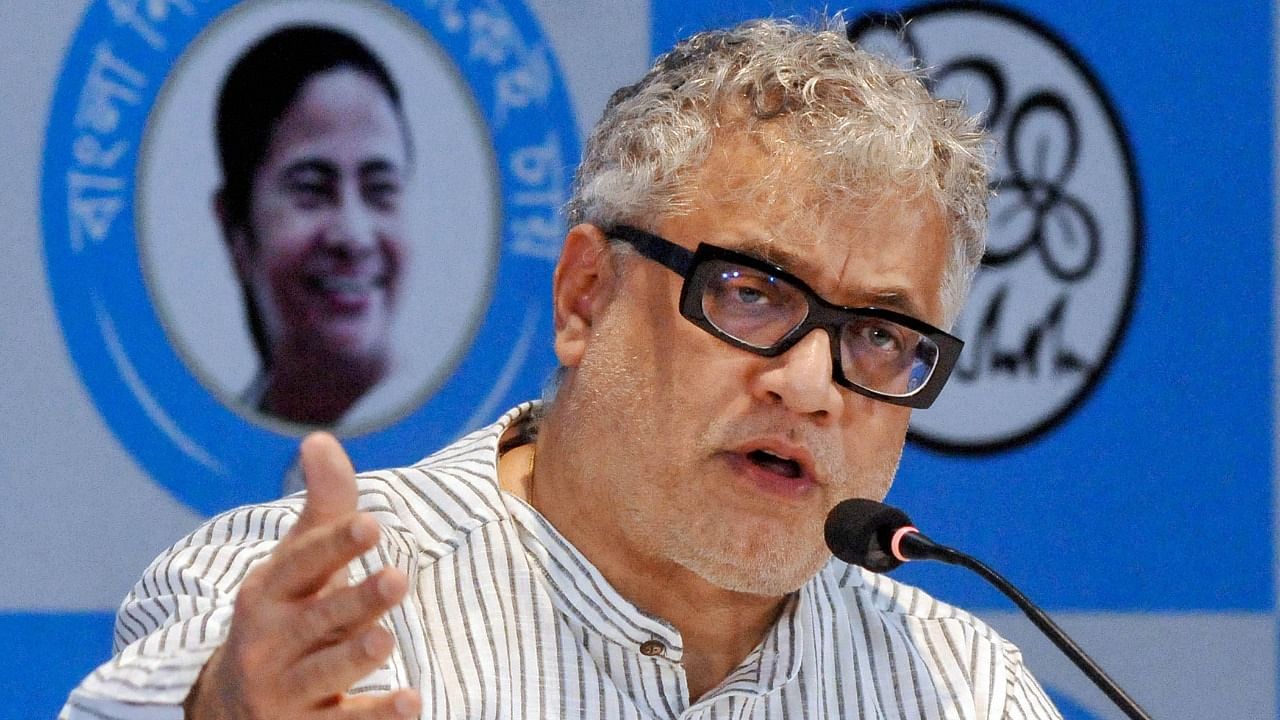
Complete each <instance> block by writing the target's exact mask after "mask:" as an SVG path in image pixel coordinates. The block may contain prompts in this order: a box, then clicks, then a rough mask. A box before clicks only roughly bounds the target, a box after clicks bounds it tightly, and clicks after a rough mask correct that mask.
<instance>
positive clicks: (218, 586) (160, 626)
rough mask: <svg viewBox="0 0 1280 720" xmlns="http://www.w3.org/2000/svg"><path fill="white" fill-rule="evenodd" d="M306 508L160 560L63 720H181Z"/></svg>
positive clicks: (285, 505)
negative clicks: (248, 584)
mask: <svg viewBox="0 0 1280 720" xmlns="http://www.w3.org/2000/svg"><path fill="white" fill-rule="evenodd" d="M300 509H301V501H287V500H286V501H281V502H280V503H276V504H272V505H257V506H250V507H245V508H240V509H238V510H233V511H231V512H229V513H226V514H224V515H221V516H219V517H216V518H214V519H212V520H210V521H209V522H208V523H206V524H205V525H203V526H201V527H200V528H199V529H198V530H196V531H195V532H194V533H192V534H191V535H188V536H187V537H186V538H184V539H183V540H181V541H179V542H178V543H177V544H175V545H174V546H172V547H170V548H169V549H168V550H166V551H165V552H164V553H163V554H161V555H160V557H158V558H156V560H155V561H154V562H152V563H151V566H150V567H148V568H147V570H146V571H145V572H144V573H143V575H142V579H141V580H139V581H138V583H137V584H136V585H135V586H134V588H133V591H132V592H130V593H129V595H128V597H126V598H125V600H124V602H123V604H122V605H121V606H120V609H119V611H118V612H117V614H116V623H115V638H114V653H115V654H114V656H113V657H112V658H111V659H110V660H109V661H107V662H106V663H104V664H103V665H101V666H100V667H98V668H97V669H96V670H94V671H93V672H92V673H91V674H90V675H89V676H88V677H86V678H85V679H84V680H83V681H81V683H80V685H79V686H77V687H76V688H75V690H73V691H72V693H71V695H70V697H69V698H68V699H67V703H66V705H65V707H63V709H62V712H61V713H60V714H59V717H60V718H68V719H72V718H77V719H78V718H86V719H89V718H92V719H94V720H99V719H102V718H108V719H110V718H119V719H120V720H126V719H128V720H133V719H135V718H136V719H137V720H144V719H145V720H152V719H153V718H154V719H159V718H181V717H182V702H183V701H184V700H185V699H186V697H187V694H188V693H189V692H190V690H191V686H192V684H194V682H195V680H196V677H197V676H198V675H199V674H200V670H201V669H202V668H203V667H204V664H205V662H206V661H208V659H209V656H210V655H211V654H212V653H213V651H214V649H215V648H217V646H218V645H219V644H220V643H221V642H222V641H223V639H224V638H225V637H226V634H227V629H228V627H229V625H230V622H231V612H232V605H233V602H234V600H235V595H236V591H237V589H238V588H239V585H240V583H241V581H243V580H244V577H245V575H247V574H248V573H249V571H250V570H251V569H252V568H253V567H254V566H256V565H257V564H258V563H260V562H261V561H262V560H264V559H265V558H266V557H267V556H268V555H269V554H270V553H271V551H272V549H273V548H275V546H276V545H277V544H278V543H279V540H280V538H282V537H283V536H284V534H285V533H287V532H288V529H289V528H290V527H292V525H293V523H294V521H295V520H296V519H297V516H298V512H299V511H300Z"/></svg>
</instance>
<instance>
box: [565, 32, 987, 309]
mask: <svg viewBox="0 0 1280 720" xmlns="http://www.w3.org/2000/svg"><path fill="white" fill-rule="evenodd" d="M726 129H728V130H731V131H736V130H744V131H748V132H755V131H764V130H767V131H768V132H770V133H773V134H774V137H777V138H780V139H781V140H782V145H784V146H785V147H788V148H793V149H795V150H798V151H799V152H793V153H792V154H793V157H791V158H785V159H786V160H787V161H788V163H789V162H791V161H794V160H796V159H803V160H804V162H805V173H806V176H807V177H809V178H811V179H812V183H813V188H812V189H813V190H815V191H817V193H818V194H819V195H820V196H821V200H822V202H820V203H819V205H822V204H825V202H829V201H844V202H848V201H849V200H850V199H859V198H860V199H863V200H866V201H874V200H875V199H876V198H879V197H882V196H884V195H885V193H886V191H887V190H889V189H893V190H894V191H897V192H904V191H905V192H909V193H916V194H924V195H926V196H931V197H932V198H933V199H934V201H935V202H936V203H937V205H938V207H939V208H942V209H944V211H945V214H946V217H947V219H948V222H949V229H950V234H951V242H952V253H951V257H950V260H949V263H948V267H947V272H946V275H945V276H944V278H943V284H942V303H943V309H944V313H945V316H946V317H945V322H946V324H947V325H948V326H949V325H951V324H952V323H953V322H954V321H955V318H956V316H957V315H958V314H959V311H960V306H961V305H962V303H963V302H964V297H965V295H966V294H967V292H968V289H969V284H970V282H971V281H972V278H973V274H974V272H975V271H976V269H977V266H978V263H979V261H980V260H981V258H982V253H983V250H984V245H985V240H984V238H985V227H986V221H987V198H988V196H989V194H990V193H989V191H988V189H987V162H988V161H987V141H986V136H985V134H984V133H983V132H982V131H981V129H980V128H979V126H978V125H977V124H976V122H975V121H974V120H973V119H972V118H970V117H968V116H966V115H965V114H964V113H963V112H962V111H961V109H960V107H959V104H958V103H956V102H953V101H949V100H938V99H934V98H932V97H930V96H929V93H928V91H927V90H926V88H925V84H924V82H923V80H922V77H921V76H920V75H919V74H918V73H914V72H910V71H904V70H900V69H898V68H897V67H894V66H893V65H891V64H890V63H888V62H887V61H885V60H882V59H879V58H877V57H874V56H872V55H871V54H869V53H867V52H865V51H863V50H861V49H860V48H858V47H856V46H855V45H854V44H853V43H852V42H850V41H849V40H848V39H847V38H846V37H845V32H844V22H843V20H842V19H841V18H840V17H839V16H837V17H834V18H831V19H829V20H826V21H824V22H823V23H821V24H820V25H818V26H805V25H802V24H799V23H796V22H791V21H785V20H773V19H770V20H753V21H750V22H746V23H743V24H741V25H738V26H737V27H734V28H731V29H727V30H717V31H711V32H703V33H699V34H697V35H694V36H692V37H690V38H688V39H686V40H684V41H682V42H680V43H679V44H677V45H676V46H675V47H674V48H672V50H671V51H670V52H668V53H666V54H665V55H663V56H661V57H659V58H658V60H657V61H656V62H655V63H654V66H653V68H652V69H650V70H649V72H648V73H647V74H646V75H645V76H644V78H643V79H641V80H640V81H639V82H637V83H636V84H634V85H629V86H627V87H624V88H621V89H620V90H618V91H617V92H615V93H614V94H613V97H612V98H610V100H609V102H608V104H607V106H606V107H605V111H604V116H603V117H602V118H601V120H600V122H599V123H598V124H597V125H596V127H595V129H594V130H593V131H592V133H591V137H590V138H589V139H588V141H587V146H586V149H585V153H584V158H583V161H582V164H581V165H580V166H579V168H578V173H577V177H576V179H575V181H574V188H573V196H572V198H571V199H570V200H569V203H568V206H567V208H566V210H567V215H568V219H569V222H570V224H571V225H576V224H578V223H584V222H585V223H591V224H593V225H597V226H600V227H609V226H611V225H615V224H619V223H626V224H632V225H641V226H644V225H645V224H647V223H646V220H649V221H651V220H652V219H653V218H656V217H669V216H673V215H678V214H680V213H681V212H683V211H685V210H687V208H688V207H689V203H690V199H691V197H692V194H693V192H694V191H695V190H696V188H693V187H690V184H691V183H690V181H689V178H690V176H691V175H692V174H693V173H694V172H696V171H697V169H698V168H699V167H700V166H701V165H702V163H703V162H704V161H705V160H706V159H707V157H708V155H709V153H710V150H711V146H712V142H713V140H714V139H715V137H716V136H717V135H718V134H722V133H723V132H725V131H726ZM782 164H783V165H785V164H787V163H782ZM767 181H768V178H765V179H762V182H767Z"/></svg>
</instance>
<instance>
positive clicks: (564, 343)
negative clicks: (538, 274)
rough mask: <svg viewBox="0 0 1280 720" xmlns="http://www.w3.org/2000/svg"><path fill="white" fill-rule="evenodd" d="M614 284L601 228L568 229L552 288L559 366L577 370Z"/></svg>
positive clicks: (611, 267) (581, 225)
mask: <svg viewBox="0 0 1280 720" xmlns="http://www.w3.org/2000/svg"><path fill="white" fill-rule="evenodd" d="M616 283H617V277H616V276H615V274H614V268H613V260H612V257H611V254H610V252H609V239H608V238H606V237H605V235H604V233H603V232H601V230H600V228H598V227H596V226H595V225H588V224H586V223H583V224H580V225H575V226H573V227H572V228H570V229H569V233H568V234H567V235H565V238H564V247H563V248H562V249H561V250H560V262H558V263H556V272H555V278H554V280H553V283H552V289H551V297H552V301H553V304H554V308H555V327H556V342H555V349H556V357H557V358H558V359H559V360H560V364H561V365H562V366H564V367H577V365H578V363H579V361H581V360H582V355H583V353H584V352H586V347H587V341H588V339H589V338H590V336H591V326H592V324H593V323H594V322H595V321H596V319H597V318H598V317H599V315H600V313H601V312H602V311H603V310H604V308H605V306H606V305H607V304H608V302H609V300H610V299H611V297H612V295H613V291H614V289H615V285H616Z"/></svg>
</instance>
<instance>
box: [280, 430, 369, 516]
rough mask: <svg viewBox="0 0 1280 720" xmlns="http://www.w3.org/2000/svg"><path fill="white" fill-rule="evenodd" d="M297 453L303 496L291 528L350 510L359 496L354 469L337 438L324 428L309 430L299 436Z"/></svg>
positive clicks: (354, 509) (341, 514) (348, 512)
mask: <svg viewBox="0 0 1280 720" xmlns="http://www.w3.org/2000/svg"><path fill="white" fill-rule="evenodd" d="M301 454H302V473H303V477H304V479H305V481H306V485H307V496H306V504H305V505H304V506H303V508H302V517H300V518H299V519H298V524H297V526H296V527H295V532H303V531H305V530H308V529H311V528H315V527H319V526H320V525H323V524H325V523H328V522H332V521H334V520H339V519H342V518H344V517H345V516H347V515H349V514H351V513H354V512H355V511H356V501H357V499H358V496H359V492H358V490H357V489H356V474H355V469H354V468H352V466H351V460H350V459H349V458H348V457H347V453H346V451H344V450H343V449H342V445H340V444H339V443H338V440H337V438H335V437H334V436H332V435H330V434H329V433H327V432H313V433H311V434H310V435H307V436H306V437H305V438H303V440H302V450H301Z"/></svg>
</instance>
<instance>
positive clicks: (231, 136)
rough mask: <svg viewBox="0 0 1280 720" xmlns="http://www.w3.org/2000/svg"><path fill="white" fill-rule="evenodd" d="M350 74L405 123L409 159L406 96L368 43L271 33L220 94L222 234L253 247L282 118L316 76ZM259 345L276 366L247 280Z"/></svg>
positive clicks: (332, 35) (325, 31) (332, 33)
mask: <svg viewBox="0 0 1280 720" xmlns="http://www.w3.org/2000/svg"><path fill="white" fill-rule="evenodd" d="M344 69H350V70H355V71H357V72H359V73H361V74H362V75H364V76H367V77H368V78H369V79H370V80H372V81H373V82H374V83H375V84H376V85H377V86H378V87H379V88H380V89H381V90H382V91H383V92H384V93H385V94H386V96H387V99H388V100H389V101H390V103H391V106H392V108H393V109H394V112H395V114H396V116H397V118H398V120H399V122H400V125H401V128H402V130H403V134H404V140H405V147H406V152H407V153H408V155H410V156H411V155H412V147H411V140H410V135H409V132H408V126H407V123H406V121H405V117H404V108H403V106H402V104H401V99H400V91H399V88H397V87H396V84H395V81H394V80H392V78H391V74H390V72H389V71H388V70H387V67H386V65H385V64H383V62H382V61H381V60H380V59H378V57H377V56H375V55H374V54H373V52H372V51H370V50H369V49H368V48H367V47H365V45H363V44H362V43H361V42H360V41H359V40H357V39H356V38H354V37H352V36H351V35H349V34H347V33H345V32H342V31H340V30H336V29H333V28H328V27H322V26H316V25H290V26H287V27H284V28H281V29H279V30H276V31H275V32H273V33H271V34H269V35H267V36H266V37H264V38H262V39H261V40H259V41H258V42H257V43H255V44H254V45H253V46H252V47H250V48H249V49H248V50H246V51H245V52H244V53H243V54H242V55H241V56H240V57H239V58H238V59H237V60H236V62H235V64H234V65H233V66H232V68H231V70H230V72H229V73H228V74H227V77H226V79H225V80H224V82H223V84H222V88H221V91H220V92H219V95H218V103H217V111H216V113H217V114H216V142H217V151H218V160H219V163H220V165H221V169H222V178H223V185H222V188H221V190H220V197H221V216H222V225H223V227H222V229H223V233H224V235H226V236H228V237H230V236H231V233H232V231H233V230H235V229H239V230H241V231H243V232H245V233H246V234H247V236H248V237H249V240H250V242H254V239H253V228H252V227H251V225H250V211H251V207H250V198H251V197H252V194H253V183H254V176H255V174H256V173H257V171H258V169H259V167H260V166H261V165H262V162H263V160H264V158H265V157H266V155H267V151H268V148H269V146H270V144H271V141H272V137H273V136H274V134H275V133H276V131H277V128H278V125H279V123H280V121H281V119H282V118H283V117H284V116H285V114H286V113H287V112H288V111H289V108H290V107H291V106H292V105H293V103H294V102H295V101H296V100H297V99H298V97H299V94H300V93H301V91H302V89H303V87H304V86H305V85H306V83H307V82H308V81H309V80H310V79H312V78H313V77H315V76H317V75H321V74H324V73H328V72H332V71H335V70H344ZM241 289H242V292H243V295H244V303H245V309H246V312H247V314H248V321H249V330H250V334H251V336H252V338H253V343H254V346H255V348H256V349H257V351H258V354H259V355H260V356H261V359H262V363H263V366H264V367H267V366H269V365H270V363H271V358H270V353H269V352H268V338H267V337H266V334H265V328H264V326H263V321H262V317H261V314H260V312H259V310H258V308H257V307H256V304H255V301H254V298H253V294H252V292H251V291H250V289H249V287H248V286H247V284H246V283H245V282H244V279H243V278H242V279H241Z"/></svg>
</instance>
